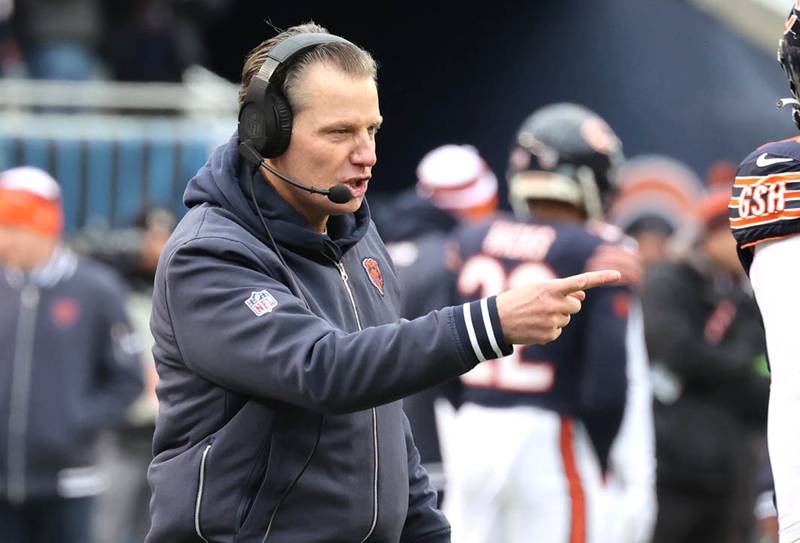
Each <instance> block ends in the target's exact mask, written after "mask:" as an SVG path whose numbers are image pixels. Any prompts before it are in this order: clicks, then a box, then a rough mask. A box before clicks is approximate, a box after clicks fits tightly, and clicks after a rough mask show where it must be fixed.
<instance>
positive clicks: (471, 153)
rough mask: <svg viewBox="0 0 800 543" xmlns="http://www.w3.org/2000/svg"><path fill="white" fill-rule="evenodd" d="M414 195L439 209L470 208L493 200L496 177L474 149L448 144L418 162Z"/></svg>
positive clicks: (495, 190) (495, 191)
mask: <svg viewBox="0 0 800 543" xmlns="http://www.w3.org/2000/svg"><path fill="white" fill-rule="evenodd" d="M417 193H418V194H419V195H420V196H422V197H423V198H429V199H430V200H431V201H433V203H434V204H436V205H437V206H438V207H441V208H443V209H452V210H463V209H470V208H474V207H479V206H482V205H485V204H488V203H489V202H491V201H492V200H494V199H495V198H496V197H497V177H496V176H495V175H494V173H493V172H492V170H491V169H490V168H489V165H488V164H487V163H486V161H485V160H483V158H482V157H481V155H480V154H479V153H478V150H477V149H476V148H475V147H473V146H472V145H453V144H448V145H443V146H441V147H437V148H436V149H434V150H432V151H430V152H428V153H427V154H426V155H425V156H424V157H423V158H422V160H421V161H420V163H419V165H418V166H417Z"/></svg>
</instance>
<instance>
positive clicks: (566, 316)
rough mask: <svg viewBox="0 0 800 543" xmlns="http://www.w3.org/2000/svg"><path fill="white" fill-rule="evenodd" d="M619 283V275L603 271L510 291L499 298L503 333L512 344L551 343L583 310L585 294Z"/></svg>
mask: <svg viewBox="0 0 800 543" xmlns="http://www.w3.org/2000/svg"><path fill="white" fill-rule="evenodd" d="M619 280H620V273H619V272H618V271H616V270H602V271H594V272H587V273H582V274H579V275H573V276H570V277H564V278H561V279H551V280H549V281H542V282H541V283H532V284H530V285H526V286H524V287H519V288H514V289H511V290H507V291H505V292H503V293H502V294H500V295H498V296H497V312H498V314H499V316H500V323H501V325H502V327H503V333H504V334H505V337H506V339H507V340H508V342H509V343H514V344H520V345H529V344H533V343H539V344H543V343H549V342H551V341H553V340H554V339H556V338H558V336H560V335H561V329H562V328H563V327H565V326H566V325H567V324H568V323H569V320H570V315H574V314H575V313H577V312H578V311H580V310H581V301H583V299H584V298H585V297H586V293H585V292H584V291H585V290H587V289H590V288H593V287H599V286H602V285H609V284H612V283H616V282H617V281H619Z"/></svg>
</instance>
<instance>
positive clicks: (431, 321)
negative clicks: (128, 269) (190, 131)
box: [147, 136, 505, 543]
mask: <svg viewBox="0 0 800 543" xmlns="http://www.w3.org/2000/svg"><path fill="white" fill-rule="evenodd" d="M237 147H238V141H237V140H236V137H235V136H234V138H232V140H231V141H230V142H229V143H228V144H227V145H224V146H222V147H220V148H218V149H217V150H216V151H215V152H214V153H213V154H212V156H211V157H210V159H209V161H208V163H207V164H206V165H205V166H204V167H203V168H202V169H201V170H200V171H199V172H198V174H197V176H196V177H194V178H193V179H192V180H191V181H190V183H189V186H188V187H187V190H186V193H185V202H186V204H187V205H188V206H190V208H191V209H190V210H189V212H188V213H187V215H186V216H185V217H184V218H183V219H182V220H181V222H180V224H179V225H178V227H177V228H176V230H175V232H174V234H173V236H172V237H171V239H170V241H169V243H168V245H167V247H166V249H165V250H164V252H163V254H162V257H161V262H160V263H159V267H158V272H157V274H156V280H155V293H154V306H153V316H152V322H151V327H152V330H153V333H154V337H155V339H156V344H155V347H154V355H155V359H156V366H157V369H158V372H159V376H160V382H159V385H158V389H157V393H158V396H159V401H160V413H159V418H158V420H157V423H156V433H155V438H154V444H153V447H154V453H155V458H154V460H153V463H152V464H151V467H150V470H149V475H148V476H149V480H150V484H151V487H152V490H153V497H152V501H151V520H152V528H151V531H150V534H149V535H148V538H147V542H148V543H160V542H167V541H169V542H179V541H195V540H197V538H198V537H204V538H205V539H207V540H208V541H215V542H232V541H234V540H235V541H237V542H249V541H256V542H261V541H262V538H263V537H264V535H265V533H266V529H267V524H268V521H269V519H270V517H271V516H272V515H273V514H274V522H273V525H272V528H271V532H270V535H269V539H268V540H269V541H270V542H290V541H291V542H296V541H303V542H309V543H313V542H334V541H360V540H362V539H363V538H364V537H365V536H366V535H367V534H368V533H370V531H371V530H372V536H371V537H370V539H369V540H370V541H403V542H416V541H437V542H438V541H449V525H448V524H447V521H446V520H445V519H444V517H443V516H442V515H441V513H440V512H439V511H438V510H436V509H435V493H432V492H431V491H430V490H429V484H428V481H427V476H426V475H425V473H424V471H423V470H421V469H420V468H419V458H418V455H417V454H416V448H415V447H414V445H413V440H412V437H411V432H410V430H409V427H408V423H407V421H406V419H405V416H404V415H403V412H402V410H401V408H400V402H399V401H398V400H400V398H402V397H404V396H406V395H408V394H411V393H414V392H417V391H420V390H422V389H425V388H428V387H430V386H434V385H436V384H438V383H441V382H443V381H445V380H448V379H451V378H453V377H455V376H457V375H459V374H461V373H463V372H465V371H468V370H469V369H470V368H472V367H473V366H474V365H475V364H476V363H477V362H478V359H477V357H476V356H475V354H474V352H473V350H472V347H471V344H470V341H469V338H468V337H467V336H466V335H464V334H463V333H461V332H459V330H460V328H459V322H460V321H463V315H462V314H461V313H462V310H461V308H460V307H456V308H453V307H449V308H445V309H443V310H440V311H434V312H432V313H430V314H428V315H426V316H424V317H421V318H419V319H415V320H413V321H406V320H398V318H399V317H398V312H397V308H398V307H399V301H400V288H399V284H398V281H397V277H396V275H395V272H394V269H393V266H392V263H391V259H390V258H389V255H388V253H387V252H386V249H385V247H384V245H383V242H382V241H381V239H380V237H379V236H378V233H377V231H376V230H375V227H374V225H373V224H372V222H371V220H370V215H369V208H368V207H367V206H366V205H364V206H362V207H361V209H359V210H358V211H357V212H356V213H355V214H352V215H345V216H341V217H332V218H331V219H330V221H329V223H328V235H322V234H319V233H317V232H315V231H313V230H311V229H310V228H309V227H308V226H307V225H306V224H305V223H304V221H303V219H302V217H301V216H300V215H299V214H298V213H297V212H296V211H295V210H294V209H293V208H291V207H290V206H289V205H288V204H287V203H286V202H285V201H283V200H282V199H281V198H280V197H279V196H278V195H277V193H276V192H275V191H274V189H273V188H272V187H271V186H270V185H269V184H268V183H266V182H264V180H263V179H262V178H261V177H257V178H256V179H255V180H254V181H255V187H256V196H257V199H258V201H259V205H260V207H261V208H262V210H263V212H264V215H265V217H266V220H267V221H268V224H269V227H270V229H271V231H272V233H273V235H274V237H275V240H276V242H277V244H278V245H279V246H280V250H281V252H282V254H283V256H284V258H285V260H286V263H287V265H288V267H289V268H290V269H291V271H290V270H288V269H286V268H285V267H284V266H283V265H282V264H281V263H280V261H279V259H278V257H277V255H276V253H275V250H274V249H273V247H272V246H271V245H270V244H268V243H267V241H266V239H267V238H266V235H265V234H264V232H263V228H262V227H261V225H260V222H259V219H258V217H257V215H256V213H255V211H254V208H253V207H252V206H251V203H250V202H249V201H248V198H247V196H246V194H249V183H250V177H249V176H250V175H251V171H250V169H249V168H241V167H240V165H239V158H238V151H237ZM340 267H341V268H342V269H340ZM292 275H293V276H294V280H292ZM344 276H346V280H345V279H344ZM296 288H299V289H300V291H301V292H302V294H303V296H304V298H305V299H306V300H307V301H308V303H309V306H310V308H306V307H305V305H304V304H303V302H302V300H301V299H300V298H299V296H298V295H299V293H297V292H295V290H296ZM256 298H260V299H261V300H262V301H264V303H263V304H262V305H258V306H257V307H256V306H253V307H252V308H251V306H250V305H248V303H247V302H248V301H250V302H252V300H255V299H256ZM351 298H352V299H351ZM251 305H252V303H251ZM495 313H496V309H495ZM495 317H496V315H495ZM500 340H501V341H503V342H505V340H504V339H503V338H501V339H500ZM315 443H317V444H316V445H315ZM312 450H313V451H314V452H313V457H312V458H311V460H310V462H309V464H308V466H307V468H306V469H305V471H304V472H303V473H302V476H299V474H300V473H301V471H302V469H303V464H304V463H305V461H306V459H307V458H308V457H309V455H310V454H311V452H312ZM376 461H377V465H376ZM376 474H377V479H376ZM298 477H299V478H298ZM201 481H202V484H201ZM293 481H294V483H293ZM289 486H292V489H291V491H290V492H289V493H288V495H287V497H285V498H283V499H282V498H281V495H282V494H283V492H284V491H285V489H286V488H287V487H289ZM279 503H280V505H279V507H278V504H279ZM376 506H377V513H376V510H375V507H376ZM276 507H278V508H277V512H276ZM373 523H374V524H373Z"/></svg>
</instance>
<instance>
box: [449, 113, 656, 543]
mask: <svg viewBox="0 0 800 543" xmlns="http://www.w3.org/2000/svg"><path fill="white" fill-rule="evenodd" d="M621 159H622V153H621V145H620V142H619V140H618V138H617V137H616V135H615V134H614V133H613V131H612V130H611V129H610V128H609V126H608V125H607V124H606V123H605V121H603V120H602V119H601V118H600V117H599V116H597V115H596V114H594V113H592V112H591V111H589V110H587V109H585V108H583V107H581V106H578V105H575V104H555V105H551V106H548V107H545V108H543V109H541V110H539V111H537V112H535V113H534V114H533V115H532V116H531V117H529V118H528V119H527V120H526V121H525V122H524V123H523V125H522V127H521V128H520V130H519V132H518V134H517V139H516V144H515V146H514V149H513V150H512V153H511V156H510V161H509V171H508V175H507V177H508V182H509V192H510V198H511V201H512V204H513V208H514V210H515V215H516V217H513V216H499V217H497V218H494V219H492V220H491V221H489V222H486V223H483V224H480V225H468V226H465V227H463V228H461V229H460V231H459V232H458V235H457V237H458V242H459V253H460V254H459V257H460V260H461V265H460V273H459V276H458V290H459V293H460V295H461V296H462V297H463V299H475V298H478V297H480V296H486V295H487V293H493V292H501V291H502V290H504V289H506V288H508V287H510V286H512V285H515V284H522V283H525V282H528V281H532V280H538V279H544V278H554V277H565V276H568V275H572V274H574V273H579V272H583V271H586V270H593V269H599V268H600V267H611V268H616V269H620V270H621V271H622V272H623V277H625V276H627V278H628V280H629V281H628V285H625V286H613V287H603V288H600V289H597V290H596V291H593V292H592V295H591V296H589V297H587V299H586V302H585V305H584V311H583V312H582V313H581V314H580V315H579V316H576V317H575V322H573V324H572V326H570V327H569V328H568V329H565V330H564V334H563V337H561V338H560V339H559V340H558V341H556V342H554V343H552V344H550V345H548V346H545V347H539V346H519V347H518V348H517V349H516V350H515V351H514V353H513V354H512V355H510V356H508V357H505V358H501V359H498V360H496V361H493V362H489V363H487V364H483V365H481V366H480V367H478V368H476V369H475V370H473V371H471V372H469V373H467V374H466V375H464V376H462V383H463V385H464V391H463V401H464V404H463V405H462V406H461V408H460V409H459V411H458V414H457V416H456V422H455V428H454V429H453V431H452V434H451V435H452V443H451V445H450V447H449V448H450V454H449V455H448V460H449V461H448V463H447V465H446V466H445V470H446V473H447V476H448V498H447V499H446V500H445V504H444V506H445V511H446V512H447V514H448V517H449V518H450V520H451V524H452V526H453V541H456V542H458V543H464V542H490V541H491V542H493V541H504V542H509V543H515V542H522V541H531V540H532V539H534V540H536V541H537V542H542V543H583V542H587V541H588V542H597V541H603V540H610V539H606V538H607V537H608V535H607V534H606V535H604V533H603V530H605V529H607V527H606V526H604V525H603V524H602V520H601V517H607V515H605V511H603V507H604V503H605V502H604V496H603V494H604V491H603V489H602V487H603V483H602V481H603V473H604V471H606V469H607V467H608V465H609V457H610V451H611V449H612V443H613V441H614V439H615V437H616V436H617V434H618V433H619V429H620V425H621V423H622V420H623V411H624V408H625V404H626V391H627V389H626V384H627V383H626V381H627V380H626V372H627V370H628V367H627V364H626V362H627V360H628V349H627V345H626V341H627V340H628V339H630V338H631V337H632V336H630V335H629V326H628V324H629V322H628V321H629V315H630V309H631V307H632V304H631V291H632V289H631V286H630V283H631V282H635V281H638V279H639V278H640V274H641V269H640V265H639V262H638V260H637V258H636V256H635V254H634V252H633V251H631V250H630V249H628V248H626V247H624V246H623V245H622V244H621V241H622V236H621V234H620V231H619V230H618V229H616V228H614V227H611V226H609V225H605V224H601V223H599V222H597V221H596V220H595V219H598V218H600V217H601V216H602V210H603V208H604V198H605V197H607V196H608V194H609V193H610V192H611V188H612V185H613V180H612V178H613V172H614V169H615V167H616V166H617V164H618V162H619V161H620V160H621ZM636 337H638V341H636V343H637V346H638V348H639V350H640V351H641V350H642V347H643V344H642V336H641V328H639V333H638V336H636ZM640 356H641V357H642V359H643V360H644V361H645V364H646V357H645V356H643V355H641V353H640ZM631 424H634V423H631ZM635 433H638V432H635ZM651 435H652V434H651ZM651 520H652V519H651ZM651 524H652V523H651ZM645 531H647V529H646V530H645ZM645 537H646V536H645ZM614 541H618V542H620V541H625V540H624V539H614ZM628 541H633V539H628Z"/></svg>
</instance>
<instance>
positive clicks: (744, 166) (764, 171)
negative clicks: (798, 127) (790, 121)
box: [736, 136, 800, 177]
mask: <svg viewBox="0 0 800 543" xmlns="http://www.w3.org/2000/svg"><path fill="white" fill-rule="evenodd" d="M787 172H800V136H797V137H793V138H788V139H785V140H780V141H773V142H769V143H765V144H764V145H761V146H760V147H758V148H756V149H755V150H754V151H753V152H751V153H750V154H749V155H747V157H745V159H744V160H743V161H742V162H741V164H739V168H738V170H737V172H736V177H766V176H770V175H775V174H781V173H787Z"/></svg>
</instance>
